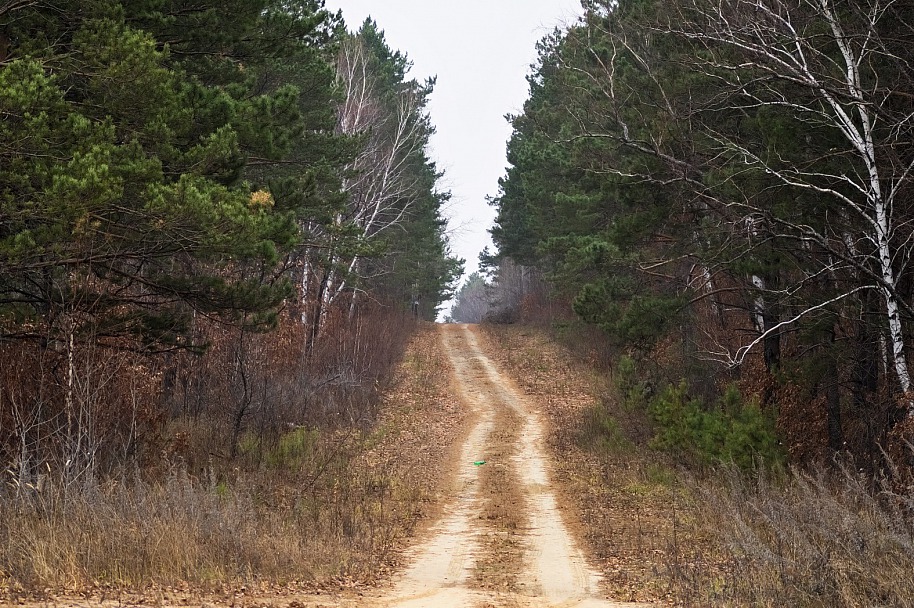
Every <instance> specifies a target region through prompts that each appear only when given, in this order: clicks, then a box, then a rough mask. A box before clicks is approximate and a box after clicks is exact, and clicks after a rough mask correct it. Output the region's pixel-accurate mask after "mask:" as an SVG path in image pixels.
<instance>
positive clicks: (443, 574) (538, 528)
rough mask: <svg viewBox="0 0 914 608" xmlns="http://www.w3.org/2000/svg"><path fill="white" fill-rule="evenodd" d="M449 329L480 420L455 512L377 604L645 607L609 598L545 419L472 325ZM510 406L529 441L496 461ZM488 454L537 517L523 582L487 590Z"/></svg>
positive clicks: (467, 451)
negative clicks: (563, 489) (556, 487)
mask: <svg viewBox="0 0 914 608" xmlns="http://www.w3.org/2000/svg"><path fill="white" fill-rule="evenodd" d="M440 331H441V337H442V341H443V344H444V348H445V351H446V352H447V354H448V357H449V358H450V360H451V363H452V365H453V368H454V378H453V386H454V390H455V392H456V394H457V395H458V396H459V397H460V399H461V400H462V401H463V402H464V405H465V407H467V408H469V409H470V410H472V411H473V413H474V414H475V417H476V418H475V424H474V426H473V428H472V430H471V432H470V433H469V435H468V436H467V438H466V440H465V442H464V444H463V446H462V449H461V451H460V470H459V474H458V475H457V479H456V483H455V485H454V494H453V498H452V500H451V501H450V503H449V505H448V506H447V507H445V513H446V516H445V517H444V518H443V519H442V520H441V522H440V523H439V524H438V525H437V526H436V527H435V528H433V529H432V531H431V534H430V536H429V538H428V539H427V540H426V541H425V542H424V543H423V544H421V545H419V546H418V547H416V548H415V549H414V551H413V552H412V556H413V557H412V565H411V566H410V567H409V568H408V569H407V570H406V571H405V572H404V573H403V575H402V577H401V578H400V580H399V581H398V582H397V583H396V584H395V586H394V587H393V589H392V591H391V592H390V594H389V595H387V596H386V597H382V598H377V599H374V600H372V601H371V603H372V604H373V605H377V606H385V607H388V608H412V607H416V608H418V607H429V608H432V607H438V608H451V607H454V608H457V607H462V608H465V607H471V606H478V607H491V606H507V607H540V606H542V607H546V606H556V607H558V606H562V607H569V608H571V607H575V606H578V607H581V608H599V607H603V608H609V607H614V606H636V604H620V603H614V602H611V601H608V600H605V599H603V598H601V597H600V594H599V577H598V575H597V574H596V573H595V572H594V571H593V570H592V569H591V568H590V567H589V566H588V565H587V561H586V559H585V557H584V555H583V554H582V552H581V551H580V549H579V548H578V545H577V543H576V542H575V540H574V539H573V538H572V537H571V535H570V534H569V532H568V529H567V527H566V526H565V524H564V522H563V521H562V516H561V514H560V513H559V510H558V508H557V506H556V498H555V495H554V493H553V491H552V489H551V487H550V472H549V465H548V462H547V459H546V456H545V446H544V445H543V435H544V433H543V426H542V422H541V421H540V419H539V417H538V416H537V415H536V413H535V412H534V411H533V410H532V408H531V407H530V406H529V405H528V404H527V403H526V401H525V399H524V397H523V395H522V394H521V393H520V391H519V390H518V389H517V388H516V387H515V386H514V384H513V383H512V382H511V381H510V379H509V378H506V377H505V376H503V375H502V374H501V373H500V372H499V371H498V369H496V367H495V365H494V364H493V363H492V361H491V360H490V359H489V358H488V357H487V356H486V355H485V353H484V352H483V351H482V349H481V348H480V344H479V342H478V340H477V338H476V335H475V333H474V329H473V328H472V327H470V326H466V325H462V326H455V325H446V326H442V327H441V330H440ZM503 409H509V410H512V411H513V412H514V413H515V414H517V416H516V417H515V418H514V419H515V420H517V419H519V420H521V421H522V424H521V428H520V429H519V432H517V433H516V436H517V437H518V441H519V445H518V446H517V449H516V450H515V455H514V456H513V457H511V459H510V461H509V462H493V461H491V460H488V459H487V453H488V449H487V448H488V445H489V441H490V438H491V437H492V435H493V432H494V431H495V430H496V428H495V425H496V419H497V416H496V415H497V414H498V413H499V411H500V410H503ZM481 460H486V464H485V465H481V466H490V467H492V466H505V467H507V469H508V470H509V471H510V474H511V475H513V476H514V480H515V481H516V482H517V484H518V485H519V486H520V488H521V491H522V494H523V497H524V500H523V505H522V508H523V509H524V510H525V513H524V514H523V515H524V518H523V519H524V520H525V521H527V522H529V525H528V527H527V528H526V529H524V530H521V533H522V542H521V543H519V550H520V551H521V552H522V554H521V555H520V556H519V557H520V559H521V561H522V563H523V568H522V569H521V572H520V576H519V578H518V583H517V585H516V589H513V590H509V591H507V592H506V591H498V592H492V591H485V590H484V589H483V588H484V587H485V585H484V582H485V577H484V576H483V577H479V576H474V568H475V566H476V563H477V561H478V560H479V559H480V557H481V552H483V551H484V550H485V546H486V543H485V542H484V540H483V537H484V536H485V535H486V534H490V533H491V532H490V531H489V530H487V525H486V522H485V521H484V520H483V519H482V518H481V517H480V516H479V513H481V512H482V510H483V505H482V504H481V502H482V496H483V489H482V488H481V485H482V484H481V481H480V469H481V467H480V466H476V465H474V463H475V462H479V461H481ZM480 578H481V579H482V583H483V584H480ZM362 602H363V603H364V602H365V598H363V600H362Z"/></svg>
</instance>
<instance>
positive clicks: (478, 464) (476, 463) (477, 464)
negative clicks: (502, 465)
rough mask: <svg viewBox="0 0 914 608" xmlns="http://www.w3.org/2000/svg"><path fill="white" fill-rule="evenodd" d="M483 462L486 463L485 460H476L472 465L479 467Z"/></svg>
mask: <svg viewBox="0 0 914 608" xmlns="http://www.w3.org/2000/svg"><path fill="white" fill-rule="evenodd" d="M485 463H486V461H485V460H477V461H476V462H474V463H473V465H474V466H477V467H481V466H482V465H484V464H485Z"/></svg>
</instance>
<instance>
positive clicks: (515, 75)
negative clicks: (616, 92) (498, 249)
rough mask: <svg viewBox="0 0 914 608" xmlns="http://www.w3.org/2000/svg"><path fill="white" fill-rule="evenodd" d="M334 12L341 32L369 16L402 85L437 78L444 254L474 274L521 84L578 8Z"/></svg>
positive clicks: (394, 2)
mask: <svg viewBox="0 0 914 608" xmlns="http://www.w3.org/2000/svg"><path fill="white" fill-rule="evenodd" d="M326 4H327V8H328V9H330V10H334V11H335V10H337V9H342V11H343V17H344V18H345V20H346V25H347V26H348V27H349V29H350V30H354V29H358V27H359V26H360V25H361V24H362V22H363V21H364V20H365V18H366V17H368V16H369V15H370V16H371V17H372V18H373V19H374V20H375V21H376V22H377V23H378V27H379V28H380V29H382V30H384V32H385V36H386V39H387V43H388V45H389V46H390V47H391V48H393V49H394V50H399V51H401V52H403V53H406V55H407V56H408V57H409V59H410V60H411V61H412V62H413V70H412V72H411V73H410V76H411V77H413V78H417V79H420V80H421V79H424V78H426V77H429V76H436V75H437V77H438V82H437V85H436V87H435V92H434V94H433V95H432V99H431V103H430V104H429V113H430V114H431V118H432V122H433V123H434V124H435V126H436V127H437V134H436V135H435V137H434V138H433V139H432V150H431V156H432V158H433V159H434V160H435V161H436V162H437V164H438V168H439V170H444V171H445V173H446V175H445V177H444V181H443V182H442V184H441V186H442V189H446V190H450V191H451V193H452V195H453V196H452V200H451V205H450V208H449V209H448V210H447V216H448V218H449V219H450V239H451V248H452V250H453V252H454V253H455V254H457V255H458V256H459V257H462V258H465V259H466V272H467V274H469V273H471V272H473V271H474V270H476V269H477V265H478V264H477V262H478V260H477V258H478V256H479V252H480V251H482V248H483V247H485V246H486V245H491V239H490V238H489V234H488V232H487V230H488V228H490V227H491V224H492V220H493V219H494V217H495V212H494V209H492V208H491V207H489V206H488V204H486V196H495V195H497V194H498V179H499V178H500V177H502V176H503V175H504V172H505V166H506V164H507V161H506V160H505V144H506V143H507V141H508V138H509V137H510V136H511V127H510V125H509V124H508V123H507V121H505V119H504V116H505V114H517V113H519V112H520V111H521V109H522V108H523V104H524V101H525V100H526V98H527V93H528V89H527V81H526V76H527V74H528V73H529V71H530V65H531V64H532V63H533V62H534V61H535V59H536V48H535V45H536V43H537V42H538V41H539V40H540V39H541V38H543V37H544V36H545V35H546V34H548V33H549V32H551V31H552V29H553V28H554V27H556V26H562V25H564V24H568V23H571V22H572V21H574V19H575V18H576V16H577V15H578V14H580V12H581V7H580V0H326Z"/></svg>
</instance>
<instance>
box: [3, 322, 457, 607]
mask: <svg viewBox="0 0 914 608" xmlns="http://www.w3.org/2000/svg"><path fill="white" fill-rule="evenodd" d="M447 374H448V371H447V363H446V360H445V359H444V357H443V355H442V354H441V353H440V351H439V349H438V346H437V335H436V333H435V330H434V328H432V327H428V326H425V327H423V328H422V329H421V330H420V332H419V334H418V336H416V338H415V339H414V340H413V342H412V344H411V346H410V349H409V352H408V355H407V357H406V358H405V360H404V362H403V364H402V365H401V367H400V370H399V372H398V374H397V377H398V379H399V380H398V382H397V383H396V384H395V386H394V387H393V388H392V389H391V390H389V391H388V392H387V393H386V394H385V396H384V398H383V403H384V405H383V406H382V408H381V409H382V414H381V417H380V419H379V422H378V423H377V424H376V425H375V426H374V427H372V428H370V429H365V430H357V429H348V430H347V429H337V430H325V431H312V432H308V433H307V434H306V435H302V433H301V430H295V431H290V432H289V433H287V434H286V435H285V436H284V437H285V438H286V439H287V440H286V441H283V440H282V439H281V440H280V441H279V443H278V446H275V447H274V448H273V452H267V456H269V455H270V454H271V453H273V454H274V456H275V457H272V458H271V457H267V458H263V459H261V460H262V464H261V465H260V466H259V468H257V469H254V470H239V469H235V470H229V471H224V470H223V471H221V472H219V471H216V470H215V469H211V470H208V471H206V472H204V473H202V474H200V475H198V476H196V477H195V476H192V475H188V474H186V473H184V472H183V469H181V468H178V467H175V468H173V469H172V470H171V471H170V472H169V473H168V474H166V475H165V476H164V478H162V479H161V480H157V481H144V480H142V479H140V478H138V477H137V478H131V479H119V480H117V481H106V482H100V483H97V484H83V485H80V486H71V487H69V488H67V489H66V490H64V488H63V487H60V486H55V485H54V483H53V482H50V481H49V482H48V483H47V484H46V485H45V486H44V487H43V488H42V490H41V491H40V492H38V491H36V490H34V489H30V488H15V487H13V486H6V487H4V488H3V489H2V490H0V598H2V597H3V596H4V595H6V597H7V598H8V599H9V598H14V597H16V596H21V595H31V596H35V595H41V594H43V593H59V592H70V593H72V592H80V593H92V592H93V590H98V589H106V588H116V589H130V590H138V589H143V588H145V587H147V586H149V585H153V584H155V585H161V586H188V585H189V586H190V587H192V588H197V589H201V590H204V591H205V590H215V589H220V588H225V587H226V586H240V585H250V584H253V583H257V582H260V581H271V582H273V583H279V584H287V585H304V586H308V585H321V586H326V585H335V584H339V583H347V584H348V583H350V582H355V583H366V584H367V583H370V582H373V581H375V580H377V579H378V578H379V577H381V576H384V574H385V573H386V572H388V571H390V569H392V568H393V566H394V564H395V563H396V562H397V560H398V556H399V551H400V549H401V548H402V546H403V544H404V542H405V539H406V538H407V537H408V535H410V534H412V533H413V531H414V529H415V527H416V524H417V522H419V521H421V520H422V518H423V517H424V516H425V514H426V513H428V512H429V511H430V510H433V509H434V503H435V500H436V499H435V491H436V489H437V483H438V480H439V479H440V476H439V474H438V473H439V471H438V470H437V468H436V467H439V466H442V465H441V463H442V461H443V460H444V458H443V456H442V454H443V453H444V451H446V450H447V449H448V446H449V445H450V442H452V441H453V439H454V437H455V436H456V434H457V433H459V432H460V428H461V425H462V420H461V418H460V415H459V414H458V412H457V410H456V407H455V406H454V404H452V403H450V402H449V401H448V399H447V395H446V393H445V392H443V391H444V390H446V386H444V387H442V386H440V383H439V382H435V381H434V379H436V378H441V377H447ZM419 412H422V413H423V415H418V413H419ZM243 445H244V442H242V446H243ZM276 450H279V451H278V452H276Z"/></svg>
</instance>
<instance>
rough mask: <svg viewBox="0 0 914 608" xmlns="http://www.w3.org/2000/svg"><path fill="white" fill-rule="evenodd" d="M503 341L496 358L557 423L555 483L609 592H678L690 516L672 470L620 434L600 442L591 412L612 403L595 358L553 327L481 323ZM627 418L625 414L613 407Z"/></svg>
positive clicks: (666, 596)
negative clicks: (672, 574)
mask: <svg viewBox="0 0 914 608" xmlns="http://www.w3.org/2000/svg"><path fill="white" fill-rule="evenodd" d="M483 330H484V335H485V336H486V338H487V339H488V340H489V341H490V342H491V343H493V344H495V345H497V346H496V347H495V348H492V349H491V350H490V351H489V352H492V353H493V355H494V358H496V359H497V362H498V364H499V365H500V366H501V367H503V368H504V369H507V370H510V375H511V376H512V377H513V378H515V379H516V380H517V382H518V384H519V385H520V387H521V388H522V389H523V390H524V392H525V393H526V394H527V395H528V396H530V399H531V402H532V403H534V404H535V405H537V406H538V407H539V408H540V411H541V412H542V413H543V415H544V420H545V421H546V422H547V424H548V425H549V436H548V445H549V447H550V450H551V452H552V456H553V460H554V470H555V477H554V479H555V484H556V487H557V489H558V490H559V492H560V499H561V500H562V502H563V503H564V505H565V506H566V507H567V508H568V509H569V510H571V511H572V512H573V513H574V514H575V515H576V517H573V518H568V523H569V525H570V526H571V527H572V529H574V530H575V532H576V533H577V536H578V537H579V538H581V539H583V540H584V541H585V543H586V545H587V547H588V549H589V553H590V554H591V555H592V556H594V557H595V558H596V561H595V563H594V565H595V566H597V568H598V570H599V571H600V572H601V573H602V574H603V577H604V582H605V585H606V591H607V593H608V594H609V595H610V596H611V597H613V598H615V599H617V600H621V601H631V602H658V601H669V600H670V598H671V594H670V589H669V585H668V583H667V581H666V580H665V578H664V577H663V576H662V574H663V572H664V571H665V570H666V569H667V564H668V562H669V556H670V554H671V553H672V552H673V551H675V549H676V546H677V544H678V545H682V544H683V543H685V544H689V543H690V542H695V541H694V539H690V538H689V537H688V535H687V534H686V533H685V531H684V530H683V529H681V526H680V525H679V522H680V520H681V519H682V517H683V515H684V513H683V510H682V508H681V507H678V508H677V507H676V505H677V503H680V502H682V498H681V496H680V493H679V492H678V491H677V490H676V489H674V488H673V487H672V486H671V485H670V484H669V481H670V478H671V475H672V474H671V473H670V472H669V471H668V470H667V469H666V468H665V467H664V466H663V465H661V464H657V463H656V462H654V461H653V457H654V456H655V455H654V454H651V453H650V452H649V451H646V450H645V451H643V452H642V451H641V450H640V448H636V447H635V446H634V445H633V444H631V443H629V440H628V439H627V437H626V436H625V433H623V432H621V431H620V433H619V435H618V437H617V439H618V440H619V442H618V443H617V444H614V445H607V444H605V443H599V442H597V443H594V442H593V441H592V439H593V437H591V435H592V434H593V429H591V427H592V425H593V424H594V420H593V417H594V415H595V412H596V411H597V410H600V408H602V407H604V404H603V403H602V401H603V400H602V399H601V396H602V395H603V394H604V393H605V392H606V390H607V389H606V386H605V380H604V379H603V378H602V377H601V376H600V374H598V373H597V372H596V371H595V370H594V369H593V367H592V365H590V364H588V363H587V362H584V361H580V360H578V359H577V358H576V357H575V356H574V355H572V354H571V353H569V352H568V351H566V350H564V349H563V348H561V347H560V346H558V345H557V344H556V343H555V341H554V340H552V339H551V338H550V337H549V336H548V335H547V334H546V332H545V331H542V330H539V329H536V328H532V327H520V326H491V325H486V326H483ZM612 413H613V414H616V415H617V417H619V418H622V417H624V416H628V415H630V414H629V413H625V412H612Z"/></svg>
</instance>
